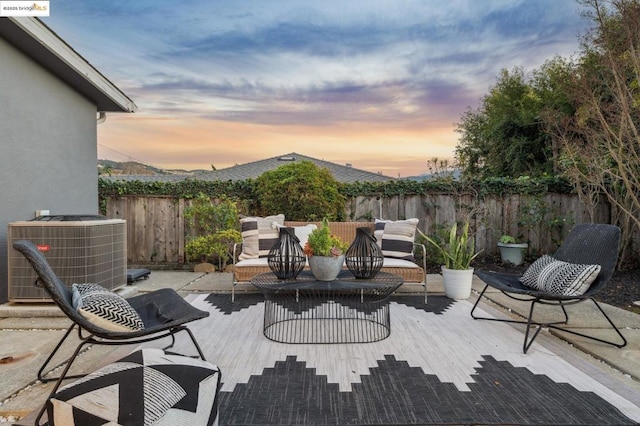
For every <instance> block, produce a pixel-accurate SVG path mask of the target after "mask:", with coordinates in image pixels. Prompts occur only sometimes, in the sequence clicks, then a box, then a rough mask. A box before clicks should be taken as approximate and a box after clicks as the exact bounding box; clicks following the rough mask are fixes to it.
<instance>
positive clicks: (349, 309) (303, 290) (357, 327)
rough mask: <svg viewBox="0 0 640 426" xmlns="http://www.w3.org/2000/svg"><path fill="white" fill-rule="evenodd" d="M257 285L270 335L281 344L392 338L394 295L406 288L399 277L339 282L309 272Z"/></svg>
mask: <svg viewBox="0 0 640 426" xmlns="http://www.w3.org/2000/svg"><path fill="white" fill-rule="evenodd" d="M252 283H253V284H254V285H255V286H256V287H257V288H258V289H260V290H261V291H262V293H263V294H264V296H265V309H264V329H263V332H264V335H265V337H267V338H268V339H270V340H273V341H276V342H281V343H370V342H377V341H379V340H383V339H385V338H387V337H388V336H389V334H390V333H391V322H390V315H389V296H390V295H391V294H392V293H393V291H394V290H396V289H397V288H398V287H399V286H400V285H402V278H401V277H399V276H398V275H394V274H388V273H383V272H380V273H378V275H376V276H375V277H374V278H371V279H356V278H355V277H353V275H351V273H350V272H348V271H343V272H341V273H340V275H339V276H338V279H337V280H335V281H329V282H324V281H317V280H315V278H314V277H313V275H311V274H310V273H309V272H306V271H305V272H303V273H302V274H300V276H298V279H296V280H278V279H277V278H276V277H275V275H274V274H272V273H266V274H260V275H258V276H256V277H254V279H253V280H252Z"/></svg>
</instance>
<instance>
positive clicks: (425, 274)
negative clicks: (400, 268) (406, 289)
mask: <svg viewBox="0 0 640 426" xmlns="http://www.w3.org/2000/svg"><path fill="white" fill-rule="evenodd" d="M422 285H423V286H424V304H425V305H426V304H427V273H426V272H425V273H424V281H423V282H422Z"/></svg>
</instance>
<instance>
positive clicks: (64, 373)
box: [35, 327, 90, 426]
mask: <svg viewBox="0 0 640 426" xmlns="http://www.w3.org/2000/svg"><path fill="white" fill-rule="evenodd" d="M72 328H73V327H72ZM68 335H69V333H68V332H67V333H66V334H65V337H64V338H66V336H68ZM64 338H63V339H64ZM89 339H90V338H89ZM87 343H89V341H88V340H83V341H82V342H80V343H79V344H78V346H77V347H76V350H75V351H74V352H73V354H72V355H71V356H70V357H69V359H68V360H67V365H65V367H64V370H62V374H60V376H59V377H57V381H56V384H55V385H54V386H53V389H52V390H51V392H50V393H49V396H48V397H47V399H45V401H44V404H42V408H41V409H40V411H39V412H38V416H37V417H36V421H35V424H36V426H39V425H40V419H42V416H43V415H44V412H45V411H46V410H47V402H48V401H49V400H50V399H51V398H52V397H53V396H54V395H55V394H56V392H57V391H58V389H59V388H60V385H62V381H63V380H65V379H73V378H78V377H83V376H67V373H68V372H69V370H70V369H71V365H72V364H73V362H74V361H75V360H76V357H77V356H78V354H79V353H80V351H81V350H82V347H83V346H84V345H86V344H87ZM57 349H58V348H56V350H57ZM51 380H54V379H50V380H49V381H51ZM44 425H45V426H46V425H47V423H44Z"/></svg>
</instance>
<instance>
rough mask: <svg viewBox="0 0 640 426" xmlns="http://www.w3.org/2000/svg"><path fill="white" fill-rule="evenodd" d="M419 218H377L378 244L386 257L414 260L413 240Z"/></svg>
mask: <svg viewBox="0 0 640 426" xmlns="http://www.w3.org/2000/svg"><path fill="white" fill-rule="evenodd" d="M417 227H418V219H416V218H412V219H406V220H395V221H394V220H383V219H376V220H375V230H374V233H373V235H374V236H375V237H376V241H377V242H378V245H379V246H380V248H381V249H382V255H383V256H384V257H393V258H396V259H405V260H411V261H413V260H414V259H415V258H414V257H413V242H414V240H415V236H416V228H417Z"/></svg>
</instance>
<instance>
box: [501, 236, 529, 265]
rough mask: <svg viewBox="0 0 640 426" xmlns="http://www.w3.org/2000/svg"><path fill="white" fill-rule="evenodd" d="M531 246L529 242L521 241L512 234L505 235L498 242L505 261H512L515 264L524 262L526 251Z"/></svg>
mask: <svg viewBox="0 0 640 426" xmlns="http://www.w3.org/2000/svg"><path fill="white" fill-rule="evenodd" d="M527 247H529V244H527V243H519V242H518V241H517V240H516V239H515V238H514V237H512V236H511V235H503V236H502V237H500V241H499V242H498V248H499V249H500V257H501V259H502V261H503V262H505V263H511V264H513V265H514V266H518V265H521V264H522V261H523V257H524V251H525V250H526V249H527Z"/></svg>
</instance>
